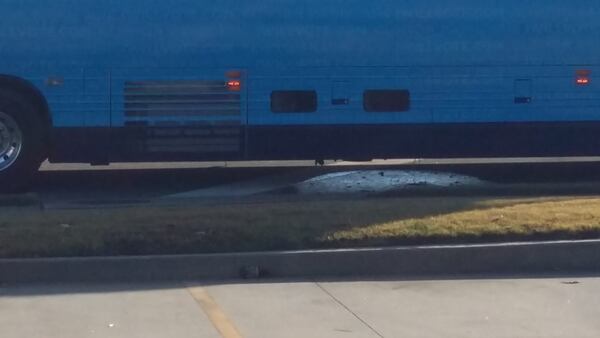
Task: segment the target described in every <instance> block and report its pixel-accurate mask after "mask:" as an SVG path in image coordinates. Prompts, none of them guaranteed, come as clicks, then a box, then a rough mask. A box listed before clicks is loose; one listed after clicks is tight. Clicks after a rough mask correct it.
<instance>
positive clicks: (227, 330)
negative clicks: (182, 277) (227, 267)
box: [188, 287, 243, 338]
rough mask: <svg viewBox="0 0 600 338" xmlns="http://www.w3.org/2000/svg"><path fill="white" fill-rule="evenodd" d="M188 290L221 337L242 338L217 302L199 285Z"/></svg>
mask: <svg viewBox="0 0 600 338" xmlns="http://www.w3.org/2000/svg"><path fill="white" fill-rule="evenodd" d="M188 292H189V293H190V294H191V295H192V297H194V299H195V300H196V302H198V304H199V305H200V307H201V308H202V310H204V313H206V315H207V316H208V319H209V320H210V322H211V323H212V324H213V326H214V327H215V329H217V331H219V333H220V334H221V337H223V338H243V337H242V335H241V334H240V332H239V331H238V329H237V328H236V327H235V325H234V324H233V323H232V322H231V320H229V318H227V315H225V312H223V310H222V309H221V307H219V304H217V302H215V300H214V299H213V298H212V297H211V296H210V294H209V293H208V292H207V291H206V290H205V289H204V288H200V287H192V288H188Z"/></svg>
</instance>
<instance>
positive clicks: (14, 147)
mask: <svg viewBox="0 0 600 338" xmlns="http://www.w3.org/2000/svg"><path fill="white" fill-rule="evenodd" d="M21 149H23V134H22V133H21V129H20V128H19V125H18V124H17V122H16V121H15V120H14V119H13V118H12V117H11V116H10V115H8V114H6V113H4V112H2V111H0V171H3V170H6V169H8V168H10V166H11V165H13V164H14V163H15V161H16V160H17V158H19V154H21Z"/></svg>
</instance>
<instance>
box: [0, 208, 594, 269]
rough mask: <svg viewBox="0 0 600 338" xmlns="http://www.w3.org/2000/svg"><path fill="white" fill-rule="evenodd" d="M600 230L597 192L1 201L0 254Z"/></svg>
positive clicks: (567, 234)
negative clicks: (49, 205) (137, 202)
mask: <svg viewBox="0 0 600 338" xmlns="http://www.w3.org/2000/svg"><path fill="white" fill-rule="evenodd" d="M598 233H600V198H589V199H577V198H571V199H560V200H556V199H553V200H550V199H497V198H482V197H477V198H475V197H420V198H378V199H360V200H312V201H287V202H285V201H278V202H268V203H266V202H263V203H253V204H240V205H212V206H208V205H188V206H179V207H156V206H140V207H132V208H126V209H94V210H46V211H43V210H39V209H36V208H0V257H47V256H92V255H94V256H95V255H143V254H182V253H209V252H234V251H263V250H296V249H312V248H332V247H341V246H369V245H395V244H416V243H419V244H422V243H448V242H462V241H477V240H480V241H481V240H486V241H488V240H515V239H528V238H539V237H540V236H542V237H543V236H550V237H552V236H554V237H558V238H573V237H581V236H587V237H590V236H595V235H597V234H598Z"/></svg>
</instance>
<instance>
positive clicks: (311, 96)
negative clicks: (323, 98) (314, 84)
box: [271, 90, 317, 113]
mask: <svg viewBox="0 0 600 338" xmlns="http://www.w3.org/2000/svg"><path fill="white" fill-rule="evenodd" d="M271 111H272V112H273V113H314V112H316V111H317V92H316V91H314V90H286V91H274V92H273V93H272V94H271Z"/></svg>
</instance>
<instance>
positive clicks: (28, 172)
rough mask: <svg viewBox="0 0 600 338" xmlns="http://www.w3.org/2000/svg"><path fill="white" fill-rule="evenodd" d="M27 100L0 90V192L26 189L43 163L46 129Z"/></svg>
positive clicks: (19, 95)
mask: <svg viewBox="0 0 600 338" xmlns="http://www.w3.org/2000/svg"><path fill="white" fill-rule="evenodd" d="M29 101H30V100H27V99H26V96H23V95H22V94H19V93H17V92H14V91H10V90H3V89H0V192H5V193H6V192H17V191H21V190H23V189H26V188H28V187H29V186H30V185H31V183H32V180H33V177H34V175H35V173H36V172H37V170H38V169H39V167H40V165H41V163H42V161H43V160H44V155H45V151H44V149H45V146H46V145H45V137H44V135H46V133H45V132H46V130H45V129H44V126H43V123H42V121H41V119H40V118H39V116H40V115H39V114H38V112H37V111H36V108H35V106H34V105H33V104H31V103H30V102H29Z"/></svg>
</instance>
